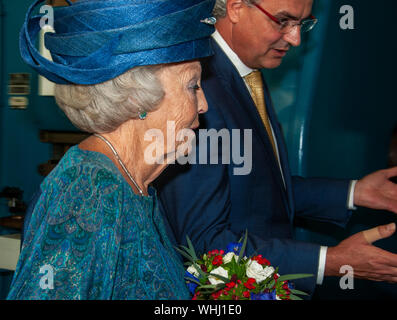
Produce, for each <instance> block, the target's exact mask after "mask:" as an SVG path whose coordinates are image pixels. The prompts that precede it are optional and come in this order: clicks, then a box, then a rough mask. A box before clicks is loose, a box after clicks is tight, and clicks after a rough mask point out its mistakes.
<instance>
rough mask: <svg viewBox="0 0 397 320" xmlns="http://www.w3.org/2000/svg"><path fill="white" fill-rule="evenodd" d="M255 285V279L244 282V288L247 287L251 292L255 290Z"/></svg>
mask: <svg viewBox="0 0 397 320" xmlns="http://www.w3.org/2000/svg"><path fill="white" fill-rule="evenodd" d="M254 283H255V279H254V278H248V280H247V281H246V282H244V287H246V288H247V289H249V290H253V289H255V286H253V284H254Z"/></svg>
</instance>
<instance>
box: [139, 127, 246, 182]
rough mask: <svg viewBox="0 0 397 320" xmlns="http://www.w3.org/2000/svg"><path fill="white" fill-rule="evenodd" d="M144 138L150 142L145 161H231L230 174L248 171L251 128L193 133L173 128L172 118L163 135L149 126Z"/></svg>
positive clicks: (226, 163)
mask: <svg viewBox="0 0 397 320" xmlns="http://www.w3.org/2000/svg"><path fill="white" fill-rule="evenodd" d="M144 140H145V141H147V142H151V143H150V144H149V145H148V146H147V147H146V148H145V151H144V159H145V162H146V163H147V164H165V163H167V164H175V163H176V162H177V163H179V164H181V165H184V164H201V165H205V164H209V165H218V164H223V165H230V164H233V174H234V175H248V174H250V173H251V170H252V130H251V129H245V130H240V129H232V130H228V129H221V130H219V131H218V130H215V129H209V130H207V129H199V130H198V135H197V134H196V132H194V131H193V130H191V129H181V130H178V131H176V124H175V121H167V132H166V136H164V133H163V131H162V130H160V129H150V130H148V131H146V133H145V135H144ZM165 155H166V156H165Z"/></svg>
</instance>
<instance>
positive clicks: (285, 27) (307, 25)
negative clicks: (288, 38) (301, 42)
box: [254, 4, 318, 34]
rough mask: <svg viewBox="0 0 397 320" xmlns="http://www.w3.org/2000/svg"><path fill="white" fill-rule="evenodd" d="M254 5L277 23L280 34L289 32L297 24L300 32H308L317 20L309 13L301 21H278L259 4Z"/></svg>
mask: <svg viewBox="0 0 397 320" xmlns="http://www.w3.org/2000/svg"><path fill="white" fill-rule="evenodd" d="M254 6H255V7H257V8H258V9H259V10H260V11H262V12H263V13H264V14H265V15H267V16H268V17H269V18H270V19H271V20H272V21H274V22H275V23H276V24H277V27H278V28H277V30H278V32H280V33H282V34H287V33H290V32H291V31H292V30H293V29H294V28H295V27H297V26H300V28H301V32H309V31H310V30H312V29H313V28H314V26H315V25H316V24H317V22H318V19H317V18H316V17H315V16H313V15H311V16H310V18H308V19H305V20H302V21H301V22H297V21H293V20H285V21H280V20H279V19H277V18H276V17H275V16H273V15H271V14H270V13H269V12H267V11H266V10H265V9H263V8H262V7H261V6H260V5H259V4H254Z"/></svg>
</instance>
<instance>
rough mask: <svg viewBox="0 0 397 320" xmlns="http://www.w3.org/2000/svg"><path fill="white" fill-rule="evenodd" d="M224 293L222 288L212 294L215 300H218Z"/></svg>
mask: <svg viewBox="0 0 397 320" xmlns="http://www.w3.org/2000/svg"><path fill="white" fill-rule="evenodd" d="M221 294H222V290H219V291H217V292H214V293H213V294H211V296H212V298H213V299H214V300H218V298H219V297H220V295H221Z"/></svg>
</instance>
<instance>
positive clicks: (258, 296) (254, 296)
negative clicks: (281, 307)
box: [251, 290, 277, 300]
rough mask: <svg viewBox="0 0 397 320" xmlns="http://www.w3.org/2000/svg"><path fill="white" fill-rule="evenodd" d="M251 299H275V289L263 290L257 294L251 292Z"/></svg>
mask: <svg viewBox="0 0 397 320" xmlns="http://www.w3.org/2000/svg"><path fill="white" fill-rule="evenodd" d="M251 300H277V299H276V290H273V291H272V292H270V293H266V292H263V293H258V294H255V293H252V292H251Z"/></svg>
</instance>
